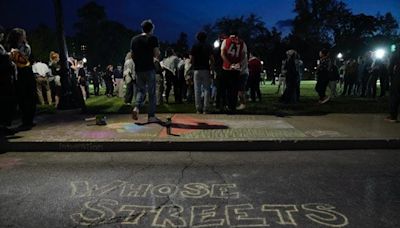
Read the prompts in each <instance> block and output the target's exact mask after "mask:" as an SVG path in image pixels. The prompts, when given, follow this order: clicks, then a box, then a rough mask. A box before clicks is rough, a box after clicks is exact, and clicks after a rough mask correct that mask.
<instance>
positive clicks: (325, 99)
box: [320, 96, 331, 104]
mask: <svg viewBox="0 0 400 228" xmlns="http://www.w3.org/2000/svg"><path fill="white" fill-rule="evenodd" d="M330 99H331V98H330V97H329V96H326V97H324V98H323V99H322V100H321V101H320V103H321V104H325V103H326V102H328V101H329V100H330Z"/></svg>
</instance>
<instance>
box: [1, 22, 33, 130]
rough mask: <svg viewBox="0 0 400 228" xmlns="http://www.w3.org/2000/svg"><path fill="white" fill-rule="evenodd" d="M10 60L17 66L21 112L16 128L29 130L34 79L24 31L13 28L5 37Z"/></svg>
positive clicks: (29, 50) (31, 118) (30, 51)
mask: <svg viewBox="0 0 400 228" xmlns="http://www.w3.org/2000/svg"><path fill="white" fill-rule="evenodd" d="M7 44H8V48H9V49H10V57H11V60H12V61H13V62H14V63H15V64H16V66H17V72H18V73H17V83H16V93H17V97H18V104H19V108H20V110H21V113H22V124H21V125H20V126H19V127H18V128H17V130H20V131H24V130H30V129H32V127H33V126H34V123H33V119H34V117H35V112H36V81H35V76H34V75H33V71H32V66H31V62H32V61H31V54H32V50H31V47H30V46H29V44H28V41H27V38H26V32H25V30H23V29H20V28H14V29H13V30H11V32H10V33H9V35H8V38H7Z"/></svg>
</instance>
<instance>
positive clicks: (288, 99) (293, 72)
mask: <svg viewBox="0 0 400 228" xmlns="http://www.w3.org/2000/svg"><path fill="white" fill-rule="evenodd" d="M286 55H287V59H286V61H285V65H284V67H285V69H284V70H285V72H286V89H285V91H284V92H283V95H282V96H281V98H280V101H281V102H283V103H285V104H293V103H296V100H297V93H296V88H297V81H298V78H299V72H297V67H296V58H297V52H296V51H295V50H288V51H287V52H286Z"/></svg>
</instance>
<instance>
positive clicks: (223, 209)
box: [70, 180, 349, 228]
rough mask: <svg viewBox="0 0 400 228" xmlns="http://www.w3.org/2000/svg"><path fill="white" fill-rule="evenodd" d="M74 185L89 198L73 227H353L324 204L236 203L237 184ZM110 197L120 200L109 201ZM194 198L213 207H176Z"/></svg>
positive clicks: (77, 196) (118, 182)
mask: <svg viewBox="0 0 400 228" xmlns="http://www.w3.org/2000/svg"><path fill="white" fill-rule="evenodd" d="M70 186H71V190H72V191H71V194H70V197H71V198H73V199H87V201H84V203H83V204H81V205H82V206H81V208H80V210H79V211H78V212H76V213H73V214H71V216H70V218H71V220H72V221H73V223H74V224H75V225H79V226H98V225H102V224H114V225H117V224H119V225H130V226H132V227H195V228H200V227H272V226H273V227H281V226H285V227H307V225H306V224H304V223H307V224H308V223H310V224H314V225H319V226H320V227H346V226H348V225H349V220H348V218H347V217H346V216H345V215H344V214H342V213H340V212H338V211H337V209H336V207H335V206H333V205H330V204H326V203H303V204H297V205H296V204H276V203H274V204H270V203H266V202H264V203H263V202H261V203H257V204H254V203H250V202H245V203H243V202H241V203H234V201H236V200H243V199H241V197H240V196H241V193H240V192H239V191H238V189H237V188H238V186H237V185H236V184H234V183H224V184H206V183H186V184H183V185H175V184H168V183H164V184H149V183H147V184H146V183H144V184H132V183H129V182H127V181H122V180H115V181H113V182H111V183H108V184H105V185H97V184H92V183H89V182H88V181H73V182H71V183H70ZM228 189H229V190H228ZM112 196H114V197H117V199H110V198H109V197H112ZM103 197H104V198H103ZM139 198H151V199H153V200H152V202H155V201H154V199H155V198H165V199H167V201H165V202H164V203H160V204H159V205H137V204H134V200H135V199H139ZM244 198H245V199H248V198H247V197H244ZM171 199H174V200H171ZM195 199H196V200H197V201H196V202H197V203H198V202H202V201H204V200H206V199H207V200H208V201H211V202H214V201H215V203H211V204H210V203H209V204H195V205H193V204H189V206H187V207H184V206H182V205H180V204H178V203H176V202H177V200H179V201H182V200H195ZM199 199H202V201H199ZM221 199H225V200H223V201H221ZM127 202H129V203H127ZM161 202H162V201H161ZM217 202H218V204H217ZM153 204H155V203H153ZM300 217H301V218H302V219H301V220H300V219H299V218H300ZM296 219H298V220H296ZM299 221H301V223H300V224H299Z"/></svg>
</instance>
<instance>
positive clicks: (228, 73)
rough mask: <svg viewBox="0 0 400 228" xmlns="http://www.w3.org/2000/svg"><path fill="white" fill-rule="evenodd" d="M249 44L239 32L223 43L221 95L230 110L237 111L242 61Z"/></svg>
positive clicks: (233, 33) (231, 111) (232, 33)
mask: <svg viewBox="0 0 400 228" xmlns="http://www.w3.org/2000/svg"><path fill="white" fill-rule="evenodd" d="M246 54H247V46H246V44H245V43H244V41H243V40H241V39H240V38H239V37H238V35H237V32H231V35H230V36H229V37H228V38H226V39H225V40H224V41H223V42H222V45H221V57H222V60H223V65H222V69H223V73H222V78H221V83H222V85H221V87H222V88H221V89H222V91H221V93H222V94H221V95H222V97H223V98H225V99H224V101H225V102H223V104H224V106H225V105H226V103H227V105H228V112H229V113H234V112H235V111H236V103H237V99H238V98H237V96H238V86H239V85H238V84H239V77H240V70H241V65H240V64H241V63H242V61H243V58H245V57H246Z"/></svg>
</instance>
